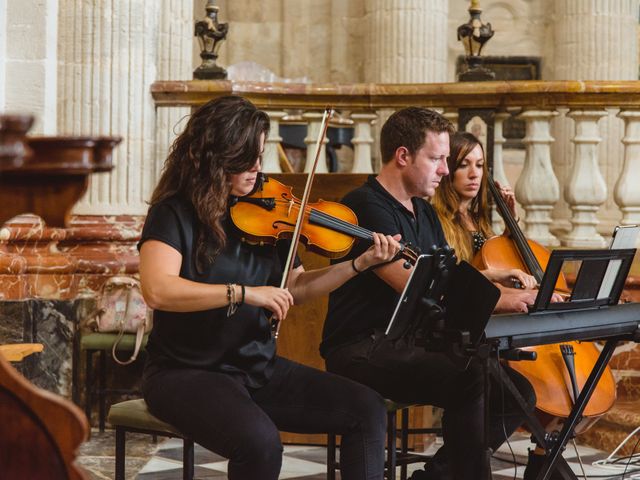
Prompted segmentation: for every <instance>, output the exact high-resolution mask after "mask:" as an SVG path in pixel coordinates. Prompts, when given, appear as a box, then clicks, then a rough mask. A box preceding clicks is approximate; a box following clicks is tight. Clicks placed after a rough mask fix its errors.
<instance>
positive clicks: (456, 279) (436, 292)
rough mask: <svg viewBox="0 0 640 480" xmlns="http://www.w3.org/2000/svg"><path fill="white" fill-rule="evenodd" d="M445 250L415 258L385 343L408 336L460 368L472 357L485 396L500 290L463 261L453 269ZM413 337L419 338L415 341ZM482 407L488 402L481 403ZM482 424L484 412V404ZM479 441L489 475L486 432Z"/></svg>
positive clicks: (449, 254)
mask: <svg viewBox="0 0 640 480" xmlns="http://www.w3.org/2000/svg"><path fill="white" fill-rule="evenodd" d="M455 262H456V258H455V256H454V255H453V253H452V252H451V251H444V253H443V252H441V251H440V252H438V251H436V252H435V253H434V254H432V255H421V256H420V257H419V258H418V261H417V262H416V265H415V268H414V270H413V271H412V273H411V276H410V277H409V280H408V281H407V284H406V285H405V288H404V290H403V292H402V294H401V295H400V299H399V301H398V304H397V305H396V309H395V311H394V312H393V315H392V316H391V320H390V321H389V325H388V326H387V329H386V332H385V334H386V335H387V338H389V339H390V340H398V339H400V338H407V337H411V336H413V338H414V340H415V341H416V344H420V342H421V343H422V344H423V346H424V347H425V348H426V349H428V350H431V351H444V350H445V349H450V350H451V352H452V353H453V354H454V355H451V356H450V358H451V359H452V360H455V359H456V358H457V359H460V362H459V363H460V366H461V367H462V368H466V367H467V365H468V364H469V362H470V361H471V358H472V357H473V356H477V357H478V358H479V359H480V360H481V361H482V365H483V370H484V378H485V390H486V391H487V392H488V391H489V369H488V364H489V355H490V353H491V350H490V348H489V346H487V345H486V344H484V343H483V342H482V340H483V337H484V329H485V326H486V324H487V322H488V321H489V317H490V316H491V312H493V309H494V308H495V306H496V304H497V303H498V300H499V298H500V290H499V289H498V288H496V286H495V285H493V283H491V282H490V281H489V280H487V279H486V277H485V276H484V275H482V274H481V273H480V272H479V271H478V270H476V269H475V268H474V267H472V266H471V265H469V264H468V263H467V262H464V261H462V262H460V263H459V264H458V265H456V263H455ZM418 335H419V339H418ZM487 403H488V402H487ZM485 405H486V406H485V414H484V415H485V422H486V424H487V425H488V422H489V415H490V413H489V408H488V405H487V404H485ZM484 435H485V438H484V445H485V446H484V452H485V455H484V462H483V463H484V465H483V471H484V472H486V473H485V475H484V476H487V477H489V476H490V475H491V450H490V448H489V447H488V445H489V437H488V429H485V434H484Z"/></svg>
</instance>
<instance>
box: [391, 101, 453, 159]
mask: <svg viewBox="0 0 640 480" xmlns="http://www.w3.org/2000/svg"><path fill="white" fill-rule="evenodd" d="M427 132H434V133H443V132H447V133H448V134H449V135H453V134H454V133H455V128H454V127H453V125H452V124H451V122H450V121H449V120H447V119H446V118H444V117H443V116H442V115H440V114H439V113H438V112H434V111H433V110H429V109H428V108H421V107H407V108H403V109H402V110H398V111H397V112H395V113H394V114H393V115H391V116H390V117H389V118H388V119H387V121H386V122H385V123H384V125H383V126H382V131H381V132H380V153H381V155H382V163H388V162H389V161H390V160H391V159H392V158H393V156H394V155H395V152H396V150H397V149H398V148H400V147H405V148H406V149H407V150H408V151H409V153H410V154H411V155H413V154H415V153H416V152H417V151H418V150H419V149H420V148H421V147H422V145H424V139H425V136H426V134H427Z"/></svg>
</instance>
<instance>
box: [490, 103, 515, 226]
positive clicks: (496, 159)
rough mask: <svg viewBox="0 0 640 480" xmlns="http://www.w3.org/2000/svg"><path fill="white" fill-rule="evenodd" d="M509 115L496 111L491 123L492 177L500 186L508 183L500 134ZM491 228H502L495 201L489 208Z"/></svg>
mask: <svg viewBox="0 0 640 480" xmlns="http://www.w3.org/2000/svg"><path fill="white" fill-rule="evenodd" d="M509 117H510V115H509V114H508V113H507V112H499V113H496V115H495V117H494V124H493V179H494V180H496V181H497V182H498V183H499V184H500V185H501V186H505V185H509V180H508V179H507V175H506V173H505V171H504V158H503V156H502V145H504V142H505V138H504V136H503V135H502V127H503V125H504V121H505V120H506V119H507V118H509ZM491 228H493V231H494V232H496V233H497V232H501V231H502V228H503V222H502V219H501V217H500V214H499V213H498V211H497V209H496V207H495V203H494V206H493V208H492V209H491Z"/></svg>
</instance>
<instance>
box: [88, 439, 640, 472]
mask: <svg viewBox="0 0 640 480" xmlns="http://www.w3.org/2000/svg"><path fill="white" fill-rule="evenodd" d="M149 438H150V437H148V436H130V437H129V436H128V437H127V478H128V479H137V480H181V479H182V442H181V441H179V440H174V439H169V440H164V441H162V440H161V441H160V443H159V444H157V445H154V444H151V443H149ZM510 446H511V449H512V450H513V455H512V453H511V451H510V450H509V447H508V446H507V445H504V446H503V447H502V448H501V449H500V450H498V452H496V454H495V455H494V457H493V459H492V462H491V464H492V472H493V480H510V479H521V478H522V474H523V472H524V463H525V461H526V458H527V449H528V448H529V447H530V446H531V443H530V442H529V440H528V437H527V436H524V435H521V434H516V435H514V436H513V437H512V438H511V442H510ZM437 447H438V446H437V445H434V446H432V447H431V448H430V449H429V450H428V451H427V452H425V455H428V454H431V453H433V451H434V450H435V449H436V448H437ZM113 448H114V444H113V434H112V433H111V432H106V433H104V434H97V433H94V434H93V436H92V439H91V441H90V442H88V444H85V445H84V446H83V448H82V451H81V455H80V457H79V463H80V464H81V465H83V466H84V467H85V469H87V470H89V473H90V478H91V479H92V480H102V479H111V478H113V471H114V470H113V465H114V462H113ZM578 449H579V452H580V456H581V458H582V462H583V465H584V469H585V473H586V475H587V478H589V479H594V480H595V479H598V480H600V479H621V478H622V473H623V471H624V464H622V468H620V469H618V470H613V469H612V468H611V467H607V468H605V467H602V466H594V465H592V464H593V462H594V461H597V460H602V459H604V458H605V457H606V454H604V453H603V452H600V451H597V450H593V449H591V448H588V447H583V446H579V447H578ZM514 456H515V462H516V466H515V467H514ZM565 458H566V459H567V461H568V462H569V465H571V467H572V468H573V470H574V472H575V473H576V475H577V476H578V478H584V477H583V476H582V471H581V468H580V464H579V462H578V460H577V457H576V454H575V451H574V449H573V446H569V447H568V448H567V451H566V452H565ZM195 463H196V467H195V478H196V479H220V480H222V479H225V478H226V467H227V462H226V461H225V460H224V459H223V458H221V457H219V456H217V455H215V454H213V453H211V452H209V451H207V450H205V449H203V448H201V447H199V446H196V450H195ZM420 468H422V464H420V463H419V464H414V465H410V466H409V471H410V472H412V471H414V470H416V469H420ZM634 470H635V473H633V471H634ZM280 478H281V479H283V480H284V479H288V480H321V479H322V480H324V479H326V450H325V449H324V448H322V447H310V446H293V445H288V446H286V447H285V453H284V459H283V466H282V472H281V474H280ZM339 478H340V476H339V475H338V479H339ZM398 478H399V471H398ZM624 478H625V479H640V461H639V462H638V464H636V466H633V465H630V466H629V469H628V470H627V474H626V475H625V477H624Z"/></svg>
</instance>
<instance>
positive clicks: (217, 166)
mask: <svg viewBox="0 0 640 480" xmlns="http://www.w3.org/2000/svg"><path fill="white" fill-rule="evenodd" d="M263 133H264V135H265V138H266V137H267V135H268V134H269V117H268V116H267V114H266V113H264V112H263V111H261V110H258V108H257V107H256V106H255V105H254V104H252V103H251V102H250V101H248V100H246V99H244V98H242V97H237V96H227V97H221V98H218V99H216V100H212V101H210V102H207V103H206V104H204V105H202V106H201V107H200V108H198V110H196V111H195V112H194V113H193V114H192V115H191V117H190V118H189V121H188V122H187V126H186V127H185V129H184V131H183V132H182V133H181V134H180V135H179V136H178V138H176V140H175V141H174V142H173V145H172V146H171V150H170V152H169V156H168V157H167V160H166V161H165V164H164V168H163V170H162V175H161V176H160V180H159V181H158V185H156V188H155V190H154V191H153V195H152V197H151V202H150V203H151V205H155V204H157V203H158V202H161V201H162V200H164V199H165V198H168V197H171V196H173V195H178V196H181V197H182V198H185V199H186V200H188V201H190V202H191V204H192V205H193V208H194V209H195V212H196V215H197V217H198V220H199V223H200V225H199V227H200V228H198V229H197V230H198V233H197V239H196V258H195V261H196V266H197V267H198V269H201V268H202V266H203V265H204V264H206V263H208V262H211V261H212V260H213V259H214V258H215V257H216V255H217V254H218V253H219V252H220V251H221V250H222V249H223V248H224V246H225V242H226V235H225V232H224V229H223V226H222V219H223V217H224V216H225V214H226V212H227V208H228V202H229V195H230V192H231V183H230V177H229V176H230V175H231V174H237V173H242V172H246V171H247V170H250V169H251V168H252V167H253V166H254V165H255V163H256V160H257V159H258V157H259V156H260V153H261V152H260V136H261V135H262V134H263Z"/></svg>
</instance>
